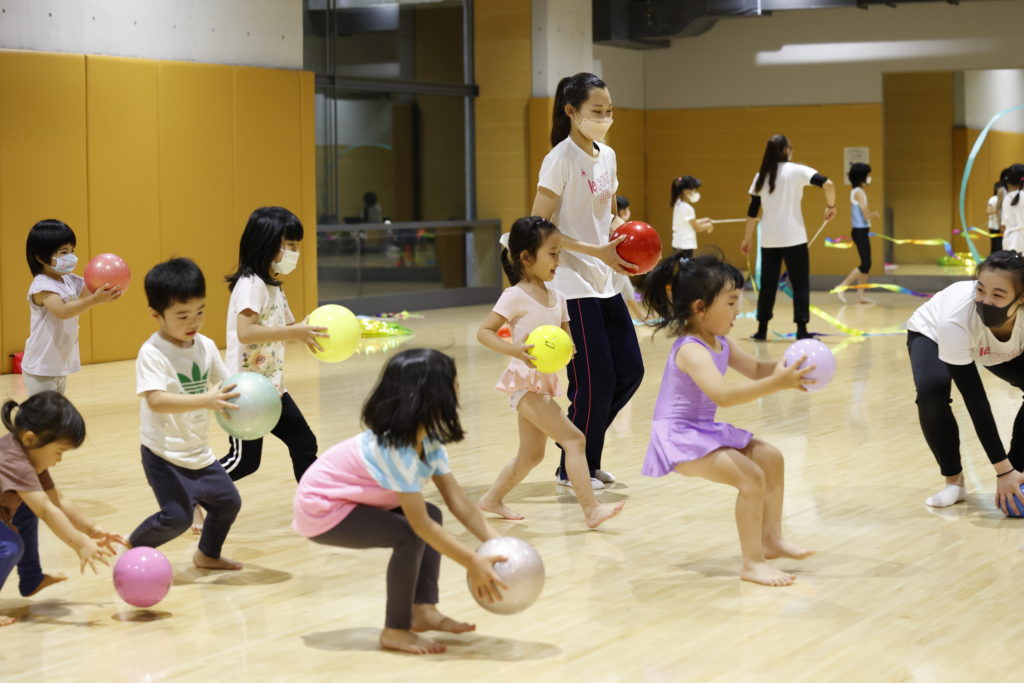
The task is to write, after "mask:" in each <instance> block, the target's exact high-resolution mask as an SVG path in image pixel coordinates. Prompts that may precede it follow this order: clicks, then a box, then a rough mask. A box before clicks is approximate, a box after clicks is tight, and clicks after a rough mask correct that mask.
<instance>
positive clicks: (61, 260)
mask: <svg viewBox="0 0 1024 683" xmlns="http://www.w3.org/2000/svg"><path fill="white" fill-rule="evenodd" d="M77 265H78V257H77V256H75V255H74V254H61V255H60V256H58V257H56V258H54V259H53V269H54V270H55V271H57V272H58V273H60V274H61V275H67V274H68V273H70V272H71V271H73V270H74V269H75V266H77Z"/></svg>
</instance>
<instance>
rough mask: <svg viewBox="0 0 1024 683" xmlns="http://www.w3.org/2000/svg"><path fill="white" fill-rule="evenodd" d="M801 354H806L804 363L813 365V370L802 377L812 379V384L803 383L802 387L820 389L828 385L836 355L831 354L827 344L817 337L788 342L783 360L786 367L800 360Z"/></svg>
mask: <svg viewBox="0 0 1024 683" xmlns="http://www.w3.org/2000/svg"><path fill="white" fill-rule="evenodd" d="M802 356H807V360H806V361H805V362H806V364H808V365H813V366H814V369H813V370H811V371H810V372H809V373H807V374H806V375H804V377H807V378H809V379H813V380H814V384H805V385H804V387H805V388H806V389H807V391H821V390H822V389H824V388H825V387H826V386H828V383H829V382H831V381H832V377H834V376H835V374H836V357H835V356H833V355H832V351H831V350H829V348H828V347H827V346H825V345H824V344H822V343H821V342H820V341H818V340H817V339H800V340H798V341H795V342H793V343H792V344H790V346H789V348H788V349H786V353H785V355H784V356H783V360H784V362H785V364H786V367H789V366H790V365H793V364H794V363H796V362H797V361H798V360H800V358H801V357H802ZM800 367H803V365H801V366H800Z"/></svg>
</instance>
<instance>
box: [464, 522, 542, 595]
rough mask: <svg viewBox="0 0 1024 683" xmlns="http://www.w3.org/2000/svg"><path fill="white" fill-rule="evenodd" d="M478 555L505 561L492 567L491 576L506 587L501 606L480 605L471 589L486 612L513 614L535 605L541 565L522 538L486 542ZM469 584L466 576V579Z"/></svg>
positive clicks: (540, 578)
mask: <svg viewBox="0 0 1024 683" xmlns="http://www.w3.org/2000/svg"><path fill="white" fill-rule="evenodd" d="M476 554H477V555H486V556H491V555H501V556H503V557H506V558H508V559H507V560H506V561H505V562H497V563H495V565H494V573H495V574H497V575H498V577H499V578H500V579H501V580H502V581H504V582H505V583H506V584H508V589H507V590H502V591H501V597H502V600H501V601H500V602H482V601H481V600H480V599H479V598H478V597H477V596H476V594H475V593H473V586H472V585H470V594H471V595H473V598H474V599H475V600H476V601H477V603H479V605H480V606H481V607H483V608H484V609H485V610H487V611H488V612H494V613H495V614H515V613H516V612H522V611H523V610H524V609H526V608H527V607H529V606H530V605H532V604H533V603H534V601H535V600H536V599H537V598H538V597H539V596H540V594H541V591H543V590H544V562H543V560H541V559H540V555H539V554H538V553H537V551H536V550H534V549H533V546H532V545H530V544H529V543H527V542H526V541H524V540H523V539H521V538H515V537H513V536H501V537H500V538H492V539H491V540H489V541H485V542H484V543H483V544H482V545H481V546H480V547H479V548H477V549H476ZM466 583H469V576H468V575H467V576H466Z"/></svg>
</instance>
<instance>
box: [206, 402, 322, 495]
mask: <svg viewBox="0 0 1024 683" xmlns="http://www.w3.org/2000/svg"><path fill="white" fill-rule="evenodd" d="M270 433H271V434H273V435H274V436H276V437H277V438H279V439H281V441H283V442H284V444H285V446H287V447H288V455H290V456H291V459H292V472H293V474H294V475H295V481H298V480H299V479H302V475H303V473H304V472H305V471H306V470H307V469H308V468H309V466H310V465H312V464H313V463H314V462H315V461H316V449H317V445H316V435H315V434H313V430H312V429H310V428H309V424H308V423H307V422H306V418H305V417H303V415H302V411H301V410H299V406H297V405H296V404H295V401H294V400H293V399H292V397H291V395H290V394H289V393H288V392H287V391H286V392H285V393H284V394H282V395H281V418H280V419H279V420H278V421H277V424H276V425H274V428H273V429H271V430H270ZM229 444H230V449H229V450H228V454H227V455H225V456H224V457H223V458H221V461H220V464H221V465H223V466H224V469H225V470H227V473H228V474H229V475H230V476H231V478H232V479H233V480H234V481H238V480H239V479H241V478H242V477H244V476H246V475H249V474H252V473H253V472H255V471H256V470H258V469H259V468H260V460H261V459H262V458H263V439H253V440H252V441H242V440H241V439H236V438H235V437H231V438H230V439H229Z"/></svg>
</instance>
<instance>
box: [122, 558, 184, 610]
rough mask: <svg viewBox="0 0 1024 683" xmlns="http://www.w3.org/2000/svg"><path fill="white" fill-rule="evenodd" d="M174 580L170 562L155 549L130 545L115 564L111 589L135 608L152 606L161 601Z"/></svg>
mask: <svg viewBox="0 0 1024 683" xmlns="http://www.w3.org/2000/svg"><path fill="white" fill-rule="evenodd" d="M173 580H174V570H173V569H172V568H171V563H170V562H169V561H168V560H167V558H166V557H164V554H163V553H162V552H160V551H159V550H157V549H156V548H147V547H146V546H139V547H138V548H132V549H131V550H129V551H128V552H126V553H125V554H124V555H121V557H119V558H117V564H115V565H114V588H115V589H116V590H117V594H118V595H120V596H121V599H122V600H124V601H125V602H127V603H128V604H129V605H134V606H135V607H151V606H152V605H155V604H156V603H158V602H160V601H161V600H163V599H164V596H166V595H167V591H169V590H170V589H171V582H172V581H173Z"/></svg>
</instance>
